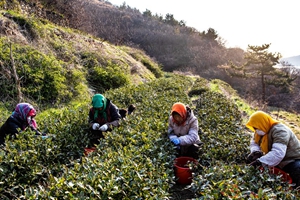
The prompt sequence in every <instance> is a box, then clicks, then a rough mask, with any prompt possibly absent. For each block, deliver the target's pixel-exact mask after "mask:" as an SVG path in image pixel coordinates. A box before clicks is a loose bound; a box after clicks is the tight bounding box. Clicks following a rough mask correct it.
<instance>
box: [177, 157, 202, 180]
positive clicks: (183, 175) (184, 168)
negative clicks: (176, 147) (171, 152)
mask: <svg viewBox="0 0 300 200" xmlns="http://www.w3.org/2000/svg"><path fill="white" fill-rule="evenodd" d="M189 163H194V164H197V163H198V162H197V161H196V160H195V159H194V158H191V157H178V158H176V159H175V160H174V172H175V177H176V180H177V181H176V182H177V183H178V184H182V185H189V184H191V183H192V180H193V177H192V171H191V170H190V168H189Z"/></svg>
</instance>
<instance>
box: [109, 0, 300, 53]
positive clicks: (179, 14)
mask: <svg viewBox="0 0 300 200" xmlns="http://www.w3.org/2000/svg"><path fill="white" fill-rule="evenodd" d="M108 1H109V2H110V3H112V4H113V5H117V6H119V5H122V4H123V3H124V2H125V3H126V5H128V6H130V7H131V8H137V9H138V10H139V11H140V12H144V11H145V10H146V9H148V10H150V11H151V12H152V14H158V15H162V16H163V17H165V15H166V14H167V13H169V14H173V15H174V18H175V19H176V20H178V21H180V20H183V21H185V22H186V25H187V26H190V27H194V28H196V29H197V30H198V31H201V32H202V31H206V30H208V29H209V28H213V29H215V30H216V31H217V33H218V35H219V36H220V37H221V38H223V40H225V42H226V43H225V44H226V47H240V48H242V49H244V50H246V48H247V46H248V44H250V45H262V44H269V43H271V46H270V48H269V50H270V52H272V53H275V52H279V53H281V54H282V56H283V57H291V56H297V55H300V26H299V24H300V20H299V19H300V6H299V5H298V4H299V3H298V2H299V1H298V0H108Z"/></svg>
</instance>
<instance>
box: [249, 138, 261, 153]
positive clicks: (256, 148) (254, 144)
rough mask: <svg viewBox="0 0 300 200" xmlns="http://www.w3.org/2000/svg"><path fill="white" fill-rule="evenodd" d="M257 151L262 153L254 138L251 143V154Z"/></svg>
mask: <svg viewBox="0 0 300 200" xmlns="http://www.w3.org/2000/svg"><path fill="white" fill-rule="evenodd" d="M255 151H261V148H260V146H259V145H258V144H257V143H255V141H254V138H252V139H251V141H250V152H251V153H253V152H255Z"/></svg>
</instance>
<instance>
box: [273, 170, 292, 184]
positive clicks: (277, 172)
mask: <svg viewBox="0 0 300 200" xmlns="http://www.w3.org/2000/svg"><path fill="white" fill-rule="evenodd" d="M269 171H270V173H271V174H275V175H282V176H281V179H282V181H284V182H288V183H289V184H291V183H292V182H293V180H292V178H291V177H290V175H289V174H288V173H286V172H285V171H282V170H281V169H278V168H276V167H269Z"/></svg>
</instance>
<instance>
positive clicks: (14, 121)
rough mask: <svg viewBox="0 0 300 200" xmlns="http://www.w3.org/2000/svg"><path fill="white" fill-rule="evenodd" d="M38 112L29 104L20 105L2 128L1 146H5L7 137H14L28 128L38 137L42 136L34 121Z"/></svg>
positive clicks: (0, 134)
mask: <svg viewBox="0 0 300 200" xmlns="http://www.w3.org/2000/svg"><path fill="white" fill-rule="evenodd" d="M35 116H36V110H35V109H34V107H33V106H32V105H31V104H29V103H19V104H18V105H17V106H16V108H15V110H14V111H13V113H12V115H11V116H10V117H9V118H8V119H7V120H6V122H5V123H4V124H3V125H2V126H1V128H0V145H4V144H5V138H6V136H7V135H9V136H11V137H14V136H15V135H16V134H18V133H19V131H24V130H26V129H27V127H30V129H31V130H33V131H35V132H36V135H42V134H41V133H40V132H39V131H38V130H37V124H36V121H35V120H34V117H35Z"/></svg>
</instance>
